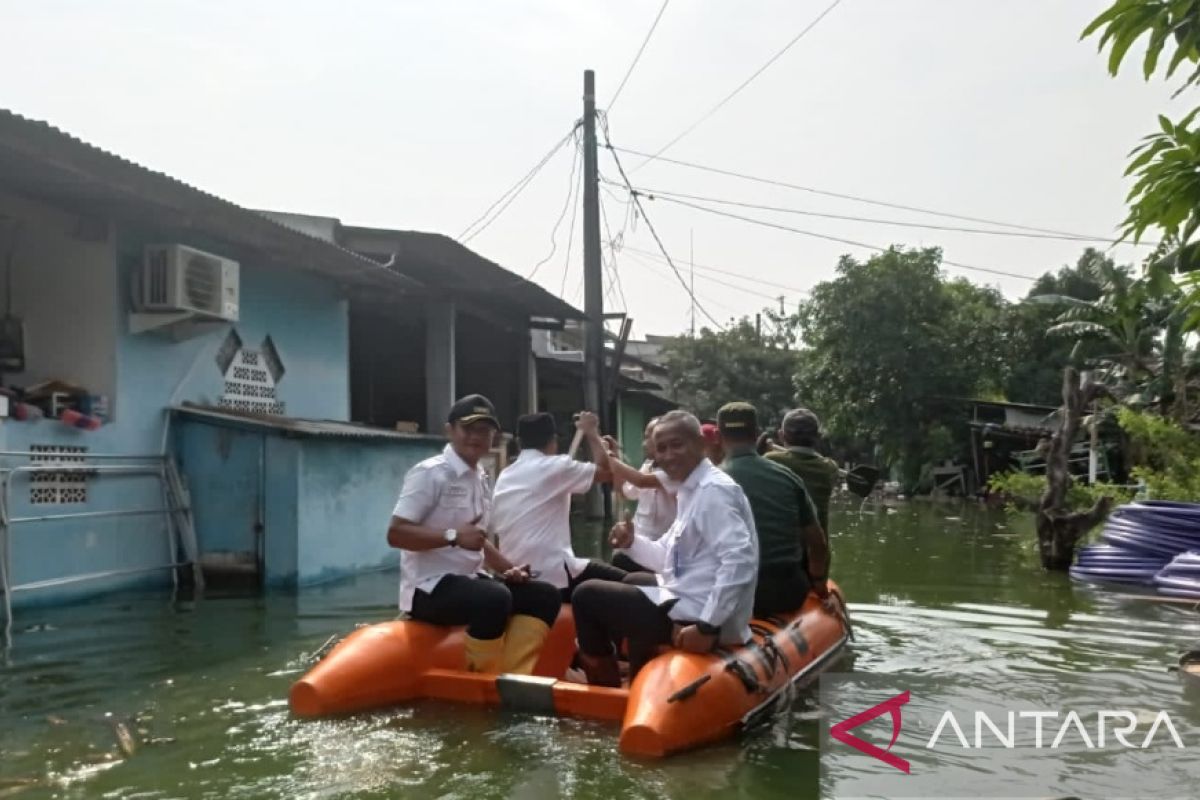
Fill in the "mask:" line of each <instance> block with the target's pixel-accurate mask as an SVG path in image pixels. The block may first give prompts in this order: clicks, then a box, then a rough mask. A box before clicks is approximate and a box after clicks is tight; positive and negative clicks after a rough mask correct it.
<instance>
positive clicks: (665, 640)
mask: <svg viewBox="0 0 1200 800" xmlns="http://www.w3.org/2000/svg"><path fill="white" fill-rule="evenodd" d="M647 578H649V580H647ZM652 582H653V576H652V575H648V574H647V573H644V572H643V573H633V574H632V575H629V576H627V577H626V578H625V580H624V582H622V583H616V582H614V581H588V582H587V583H585V584H583V585H581V586H580V587H579V588H578V589H576V590H575V597H574V599H573V600H572V601H571V605H572V606H573V608H574V610H575V635H576V637H577V638H578V640H579V650H580V651H581V652H583V653H586V654H587V655H590V656H609V655H612V654H613V642H614V641H617V642H619V641H621V640H622V639H625V640H626V641H627V643H628V648H629V675H630V677H631V678H632V676H634V675H636V674H637V673H638V670H640V669H641V668H642V667H643V666H644V665H645V664H646V662H647V661H649V660H650V659H652V658H654V656H655V655H656V654H657V651H658V648H659V646H660V645H664V644H670V643H671V634H672V633H673V631H674V626H675V625H676V623H675V621H673V620H672V619H671V618H670V617H669V616H667V612H668V611H669V610H670V606H669V605H667V606H666V607H663V606H658V605H655V603H654V601H653V600H651V599H650V598H649V597H647V596H646V595H645V594H643V593H642V592H641V591H639V590H638V588H637V584H643V585H645V584H647V583H652ZM679 624H685V623H679Z"/></svg>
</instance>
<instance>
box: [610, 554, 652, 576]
mask: <svg viewBox="0 0 1200 800" xmlns="http://www.w3.org/2000/svg"><path fill="white" fill-rule="evenodd" d="M612 563H613V566H614V567H619V568H620V569H623V570H625V571H626V572H651V571H652V570H648V569H646V568H645V567H643V566H642V565H641V564H639V563H638V562H636V561H634V560H633V559H632V558H630V557H629V556H628V555H627V554H625V553H613V557H612Z"/></svg>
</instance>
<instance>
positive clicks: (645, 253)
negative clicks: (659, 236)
mask: <svg viewBox="0 0 1200 800" xmlns="http://www.w3.org/2000/svg"><path fill="white" fill-rule="evenodd" d="M624 249H625V250H627V251H628V252H631V253H637V254H639V255H643V256H646V257H647V258H655V259H660V260H661V258H662V256H660V255H658V254H657V253H653V252H651V251H649V250H640V249H638V248H636V247H631V246H629V245H625V248H624ZM695 266H696V269H698V270H701V271H702V272H714V273H718V274H721V275H729V276H731V277H734V278H740V279H741V280H744V281H750V282H751V283H758V284H761V285H763V286H770V287H773V288H775V289H784V290H786V291H789V292H797V293H799V294H808V293H809V291H810V290H808V289H801V288H800V287H799V286H788V285H787V284H783V283H776V282H775V281H768V280H764V279H762V278H755V277H752V276H750V275H746V274H745V273H742V272H736V271H734V270H730V269H722V268H720V267H714V266H710V265H708V264H701V263H699V262H697V263H696V265H695ZM772 297H774V295H772Z"/></svg>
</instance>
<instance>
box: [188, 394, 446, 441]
mask: <svg viewBox="0 0 1200 800" xmlns="http://www.w3.org/2000/svg"><path fill="white" fill-rule="evenodd" d="M171 411H172V412H173V413H174V414H176V415H178V416H181V417H185V418H191V419H197V420H201V421H203V422H208V423H211V424H214V425H218V426H223V427H234V428H255V429H259V430H264V429H265V430H272V431H277V432H279V434H280V435H283V436H299V437H309V438H320V439H384V440H392V441H414V440H416V441H422V440H436V441H439V442H440V441H443V439H442V437H440V436H431V435H429V434H420V433H401V432H399V431H391V430H388V429H387V428H373V427H371V426H369V425H362V424H359V423H357V422H339V421H337V420H328V419H300V418H297V417H280V416H274V415H268V414H253V413H248V412H244V411H235V410H233V409H228V408H213V407H212V406H200V405H194V404H191V403H185V404H184V405H182V406H177V407H175V408H173V409H171Z"/></svg>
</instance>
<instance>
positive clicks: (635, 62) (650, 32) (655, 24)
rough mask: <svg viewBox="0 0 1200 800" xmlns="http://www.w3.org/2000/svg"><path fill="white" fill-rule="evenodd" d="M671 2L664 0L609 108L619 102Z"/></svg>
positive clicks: (609, 102)
mask: <svg viewBox="0 0 1200 800" xmlns="http://www.w3.org/2000/svg"><path fill="white" fill-rule="evenodd" d="M670 2H671V0H663V4H662V7H661V8H660V9H658V16H656V17H655V18H654V22H652V23H651V24H650V30H648V31H646V38H645V39H643V40H642V46H641V47H639V48H638V51H637V55H635V56H634V57H633V62H632V63H630V65H629V69H627V70H625V77H624V78H621V84H620V85H619V86H618V87H617V91H615V92H613V96H612V99H611V100H609V101H608V108H609V109H611V108H612V107H613V106H615V105H616V104H617V98H618V97H620V96H621V91H622V90H623V89H624V88H625V84H626V83H628V82H629V76H630V75H632V74H633V68H634V67H636V66H637V65H638V61H640V60H641V58H642V53H644V52H646V45H648V44H650V37H651V36H653V35H654V29H655V28H657V27H658V21H659V20H660V19H662V15H663V12H665V11H666V10H667V4H668V3H670Z"/></svg>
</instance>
